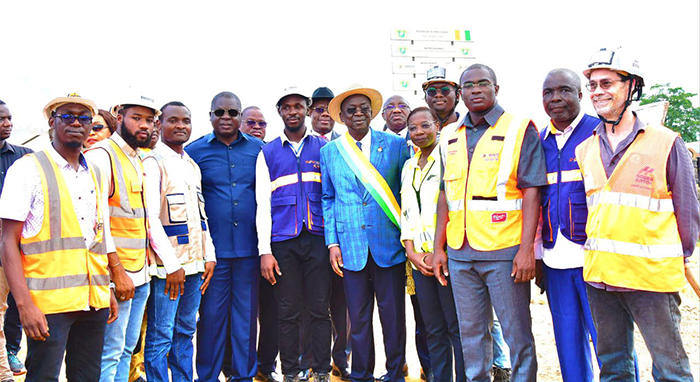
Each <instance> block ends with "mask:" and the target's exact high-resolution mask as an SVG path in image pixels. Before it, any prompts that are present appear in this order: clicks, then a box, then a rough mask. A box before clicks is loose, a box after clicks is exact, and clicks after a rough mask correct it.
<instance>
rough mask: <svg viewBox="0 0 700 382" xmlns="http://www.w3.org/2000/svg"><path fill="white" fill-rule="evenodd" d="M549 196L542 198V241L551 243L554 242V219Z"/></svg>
mask: <svg viewBox="0 0 700 382" xmlns="http://www.w3.org/2000/svg"><path fill="white" fill-rule="evenodd" d="M550 202H551V199H550V198H549V195H547V196H544V197H543V198H542V240H544V241H545V242H549V243H551V242H552V241H553V240H554V235H553V233H552V217H551V215H550V208H549V203H550Z"/></svg>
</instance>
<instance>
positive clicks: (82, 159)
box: [46, 145, 88, 171]
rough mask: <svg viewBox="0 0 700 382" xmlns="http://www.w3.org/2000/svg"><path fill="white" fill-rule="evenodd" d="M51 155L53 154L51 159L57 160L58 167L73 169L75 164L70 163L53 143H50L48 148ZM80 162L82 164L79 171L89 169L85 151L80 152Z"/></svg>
mask: <svg viewBox="0 0 700 382" xmlns="http://www.w3.org/2000/svg"><path fill="white" fill-rule="evenodd" d="M46 151H47V152H48V153H49V155H51V159H53V161H54V162H56V166H58V168H66V169H67V168H70V169H71V170H73V166H71V165H70V163H68V161H67V160H66V158H64V157H63V156H61V154H59V152H58V151H56V149H55V148H54V147H53V145H49V149H48V150H46ZM78 163H79V164H80V168H78V171H80V170H86V171H87V169H88V165H87V161H86V160H85V157H84V156H83V153H80V156H79V157H78Z"/></svg>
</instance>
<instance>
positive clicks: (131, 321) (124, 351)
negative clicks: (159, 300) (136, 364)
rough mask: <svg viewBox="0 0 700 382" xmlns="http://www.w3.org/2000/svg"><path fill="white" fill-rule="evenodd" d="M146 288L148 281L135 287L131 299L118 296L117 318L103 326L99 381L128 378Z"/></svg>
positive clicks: (148, 287)
mask: <svg viewBox="0 0 700 382" xmlns="http://www.w3.org/2000/svg"><path fill="white" fill-rule="evenodd" d="M150 290H151V289H150V285H148V284H144V285H141V286H138V287H136V291H135V293H134V298H132V299H131V300H129V301H121V300H119V318H117V320H116V321H114V322H112V323H111V324H108V325H107V329H106V330H105V341H104V348H103V349H102V373H101V374H100V382H113V381H114V382H128V380H129V364H130V363H131V354H132V353H133V352H134V347H136V343H137V342H138V340H139V334H140V332H141V323H142V322H143V311H144V310H145V308H146V301H148V294H149V292H150Z"/></svg>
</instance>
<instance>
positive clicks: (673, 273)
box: [576, 48, 700, 382]
mask: <svg viewBox="0 0 700 382" xmlns="http://www.w3.org/2000/svg"><path fill="white" fill-rule="evenodd" d="M583 74H584V76H586V78H587V79H588V83H587V84H586V87H587V88H588V90H589V91H590V92H591V95H590V97H591V101H592V102H593V107H594V108H595V110H596V112H597V113H598V116H599V117H600V119H601V120H602V122H601V123H600V124H599V125H598V126H597V127H596V128H595V129H594V130H593V135H592V136H591V137H590V138H588V139H587V140H585V141H584V142H582V143H581V144H580V145H579V146H578V147H577V149H576V160H577V162H578V164H579V166H580V167H581V173H582V175H583V182H584V185H585V188H586V196H587V202H588V203H587V204H588V220H587V224H586V233H587V234H588V238H587V240H586V243H585V244H584V256H585V259H584V266H583V278H584V280H585V281H586V282H587V283H588V284H587V286H586V290H587V294H588V302H589V304H590V307H591V313H592V315H593V322H594V324H595V327H596V330H597V331H598V347H597V354H598V359H599V360H600V381H602V382H605V381H613V380H615V381H620V380H629V381H631V380H633V379H634V373H635V371H634V357H633V354H634V341H633V333H634V326H635V324H636V325H637V327H638V328H639V330H640V331H641V333H642V336H643V337H644V340H645V342H646V345H647V348H648V349H649V352H650V353H651V358H652V360H653V363H654V367H653V372H652V374H653V377H654V380H659V381H671V380H673V381H681V380H683V381H690V380H692V379H693V376H692V374H691V372H690V365H689V362H688V356H687V354H686V352H685V349H684V348H683V341H682V339H681V335H680V331H679V326H680V319H681V315H680V311H679V309H678V307H679V305H680V296H679V293H678V292H679V291H680V290H681V289H683V287H684V286H685V276H684V259H686V258H687V257H689V256H691V255H692V253H693V250H694V249H695V242H696V240H697V238H698V231H699V224H700V216H699V214H698V201H697V193H696V189H695V184H694V179H695V178H694V176H693V167H692V164H691V161H690V158H689V156H688V153H687V150H686V148H685V144H684V143H683V140H682V139H681V137H680V136H679V135H678V134H677V133H675V132H673V131H671V130H669V129H667V128H666V127H663V126H660V125H647V124H646V123H645V122H643V121H641V120H640V119H639V118H637V116H636V114H635V113H634V112H633V111H632V110H631V109H630V108H629V106H630V104H631V102H632V101H633V100H637V99H639V97H640V96H641V93H642V87H643V86H644V78H643V75H642V71H641V69H640V65H639V62H638V61H637V60H636V59H634V58H633V57H632V56H630V55H629V53H628V52H627V51H625V50H624V49H622V48H617V49H612V50H610V49H601V50H600V51H598V52H596V53H594V54H593V56H592V57H591V60H590V61H589V64H588V67H587V68H586V69H585V70H584V71H583Z"/></svg>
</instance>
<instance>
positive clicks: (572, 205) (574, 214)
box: [569, 192, 588, 240]
mask: <svg viewBox="0 0 700 382" xmlns="http://www.w3.org/2000/svg"><path fill="white" fill-rule="evenodd" d="M569 219H570V224H571V226H570V227H569V229H570V231H569V232H570V234H571V239H572V240H585V239H586V219H588V207H587V206H586V194H585V193H583V192H572V193H570V194H569Z"/></svg>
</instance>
